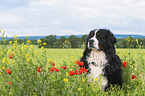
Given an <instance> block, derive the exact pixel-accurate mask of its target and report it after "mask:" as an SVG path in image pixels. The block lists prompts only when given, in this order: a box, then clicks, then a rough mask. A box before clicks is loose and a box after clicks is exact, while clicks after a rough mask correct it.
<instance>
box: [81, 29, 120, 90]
mask: <svg viewBox="0 0 145 96" xmlns="http://www.w3.org/2000/svg"><path fill="white" fill-rule="evenodd" d="M95 31H96V29H95V30H92V31H91V32H90V34H89V35H88V37H87V40H86V48H85V50H84V53H83V56H82V58H81V60H80V61H82V62H84V67H85V68H86V69H89V66H88V65H89V64H88V62H87V60H86V58H87V57H88V56H89V55H90V53H91V51H92V49H90V48H88V45H87V44H88V43H87V42H88V40H89V39H90V38H91V34H92V33H93V32H95ZM96 38H97V39H98V41H99V46H100V47H99V48H100V50H102V51H104V53H105V55H106V59H107V60H108V63H107V65H106V66H105V68H104V69H103V71H105V73H104V76H105V77H107V79H108V86H107V87H106V88H105V90H106V89H107V88H108V87H110V84H112V85H116V84H117V85H120V86H121V87H122V70H121V66H122V62H121V60H120V58H119V56H118V55H117V54H116V51H115V47H114V44H115V43H116V42H117V40H116V38H115V37H114V35H113V34H112V33H111V32H110V30H107V29H99V30H98V31H97V35H96ZM90 70H91V69H90Z"/></svg>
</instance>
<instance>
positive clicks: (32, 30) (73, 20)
mask: <svg viewBox="0 0 145 96" xmlns="http://www.w3.org/2000/svg"><path fill="white" fill-rule="evenodd" d="M144 10H145V1H144V0H1V3H0V27H1V28H4V30H5V31H6V35H8V36H14V35H18V36H27V35H29V36H34V35H35V36H43V35H50V34H55V35H72V34H73V35H83V34H88V33H89V31H90V30H92V29H96V28H107V29H110V30H111V31H112V32H113V33H114V34H139V35H145V31H144V30H145V11H144Z"/></svg>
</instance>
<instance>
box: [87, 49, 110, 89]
mask: <svg viewBox="0 0 145 96" xmlns="http://www.w3.org/2000/svg"><path fill="white" fill-rule="evenodd" d="M87 61H88V63H89V69H90V74H89V75H88V76H89V78H90V79H91V78H93V79H96V78H97V79H100V78H102V79H101V80H102V88H103V89H104V88H105V87H106V86H107V84H108V80H107V78H106V77H105V76H103V75H104V72H103V69H104V67H105V65H106V64H107V60H106V56H105V53H104V52H103V51H92V52H91V53H90V55H89V57H87Z"/></svg>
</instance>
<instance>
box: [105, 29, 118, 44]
mask: <svg viewBox="0 0 145 96" xmlns="http://www.w3.org/2000/svg"><path fill="white" fill-rule="evenodd" d="M107 41H108V44H109V46H111V47H112V46H114V44H115V43H116V42H117V40H116V38H115V36H114V35H113V33H111V32H110V30H108V38H107Z"/></svg>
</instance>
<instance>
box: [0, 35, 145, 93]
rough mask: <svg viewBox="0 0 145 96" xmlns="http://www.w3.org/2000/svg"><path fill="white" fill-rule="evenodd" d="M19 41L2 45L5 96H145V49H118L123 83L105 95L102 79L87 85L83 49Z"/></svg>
mask: <svg viewBox="0 0 145 96" xmlns="http://www.w3.org/2000/svg"><path fill="white" fill-rule="evenodd" d="M17 39H18V38H17V36H15V38H14V40H13V41H11V42H9V45H2V46H0V86H1V87H0V95H2V96H14V95H15V96H21V95H23V96H105V95H110V96H116V95H118V96H124V95H127V96H128V95H129V96H145V84H144V83H145V79H144V78H145V65H144V64H145V50H144V49H117V54H118V55H119V56H120V58H121V60H122V65H123V66H122V71H123V82H124V84H123V87H122V88H121V89H118V88H116V87H111V88H110V90H109V91H107V92H104V91H103V90H101V86H100V85H99V83H101V80H98V78H96V79H94V80H93V79H92V81H91V82H88V78H87V76H86V72H87V69H85V68H83V67H81V68H80V67H79V65H80V66H83V63H82V62H79V61H78V60H79V59H80V57H81V56H82V53H83V49H45V48H44V47H42V48H40V49H38V48H37V46H34V45H31V42H30V41H29V40H27V41H26V42H25V44H24V43H23V44H18V43H17ZM12 42H14V44H12ZM40 42H41V41H38V43H40ZM44 45H45V44H44Z"/></svg>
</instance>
